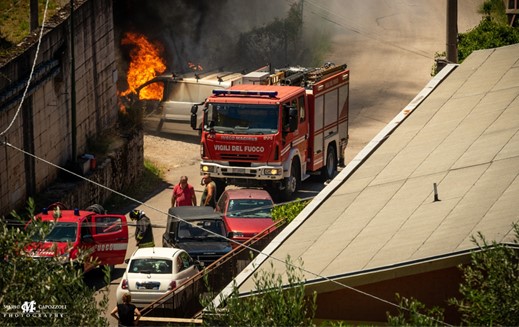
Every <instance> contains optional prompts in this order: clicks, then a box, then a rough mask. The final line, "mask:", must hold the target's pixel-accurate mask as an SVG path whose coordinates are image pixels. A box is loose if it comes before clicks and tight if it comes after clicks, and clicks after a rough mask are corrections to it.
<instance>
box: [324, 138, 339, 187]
mask: <svg viewBox="0 0 519 327" xmlns="http://www.w3.org/2000/svg"><path fill="white" fill-rule="evenodd" d="M336 173H337V154H336V153H335V148H334V147H333V146H331V145H329V146H328V150H327V151H326V165H325V166H324V167H323V168H322V169H321V180H322V181H323V182H326V181H327V180H330V179H332V178H334V177H335V174H336Z"/></svg>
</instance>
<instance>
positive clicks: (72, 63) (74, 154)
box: [70, 0, 77, 162]
mask: <svg viewBox="0 0 519 327" xmlns="http://www.w3.org/2000/svg"><path fill="white" fill-rule="evenodd" d="M70 111H71V112H70V117H71V119H70V120H71V122H70V128H71V134H72V135H71V137H72V140H71V141H72V142H71V143H72V162H76V161H77V140H76V134H77V126H76V120H77V119H76V58H75V55H74V0H70Z"/></svg>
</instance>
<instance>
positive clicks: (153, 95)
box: [120, 33, 166, 100]
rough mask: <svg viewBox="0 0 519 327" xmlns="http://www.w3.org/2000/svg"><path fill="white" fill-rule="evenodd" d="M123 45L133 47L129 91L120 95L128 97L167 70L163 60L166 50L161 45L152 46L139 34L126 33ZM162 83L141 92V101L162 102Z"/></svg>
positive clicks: (129, 71)
mask: <svg viewBox="0 0 519 327" xmlns="http://www.w3.org/2000/svg"><path fill="white" fill-rule="evenodd" d="M121 44H122V45H131V46H133V47H132V49H131V50H130V58H131V62H130V65H129V68H128V73H127V75H126V76H127V81H128V89H127V90H126V91H123V92H121V93H120V95H121V96H126V95H128V94H130V93H137V92H136V89H137V88H138V87H139V86H141V85H142V84H144V83H145V82H147V81H149V80H151V79H152V78H154V77H156V76H157V75H159V74H162V73H163V72H164V71H165V70H166V64H165V63H164V59H162V54H163V52H164V48H163V47H162V45H160V44H155V45H154V44H152V43H151V42H150V41H148V39H147V38H146V37H145V36H144V35H141V34H138V33H126V34H125V36H124V38H123V39H122V41H121ZM163 89H164V86H163V85H162V83H152V84H150V85H148V86H146V87H144V88H143V89H141V90H140V92H139V99H142V100H160V99H161V98H162V92H163V91H164V90H163Z"/></svg>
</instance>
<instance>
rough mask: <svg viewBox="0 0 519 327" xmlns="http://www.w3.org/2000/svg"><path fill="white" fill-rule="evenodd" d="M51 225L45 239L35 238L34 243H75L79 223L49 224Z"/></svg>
mask: <svg viewBox="0 0 519 327" xmlns="http://www.w3.org/2000/svg"><path fill="white" fill-rule="evenodd" d="M46 224H51V225H50V227H51V229H50V232H49V233H48V234H47V235H46V236H45V237H44V238H43V239H41V238H39V235H35V236H34V237H33V240H34V241H38V242H41V241H43V242H75V241H76V237H77V223H74V222H66V223H65V222H57V223H53V222H47V223H46Z"/></svg>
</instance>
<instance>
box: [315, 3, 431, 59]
mask: <svg viewBox="0 0 519 327" xmlns="http://www.w3.org/2000/svg"><path fill="white" fill-rule="evenodd" d="M306 2H307V3H308V4H310V5H312V6H314V8H316V9H317V10H318V11H321V12H317V11H311V13H312V14H314V15H316V16H319V17H320V18H321V19H324V20H326V21H328V22H330V23H332V24H335V25H337V26H339V27H342V28H344V29H346V30H349V31H352V32H355V33H357V34H359V35H362V36H364V37H367V38H370V39H373V40H375V41H378V42H380V43H383V44H386V45H388V46H390V47H393V48H397V49H400V50H403V51H406V52H410V53H413V54H416V55H419V56H421V57H425V58H428V59H434V58H433V57H431V55H429V54H427V53H426V52H424V51H421V50H418V49H411V48H406V47H402V46H399V45H397V44H395V43H393V42H388V41H385V40H384V39H381V37H380V36H379V35H376V34H373V33H370V32H368V31H366V30H363V29H362V28H361V27H359V26H355V25H353V24H351V23H346V21H348V19H347V18H346V17H344V16H341V15H339V14H338V13H337V12H334V11H331V10H330V9H328V8H325V7H323V6H321V5H319V4H317V3H315V2H313V1H311V0H306ZM323 12H324V13H323ZM330 17H331V18H330Z"/></svg>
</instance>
